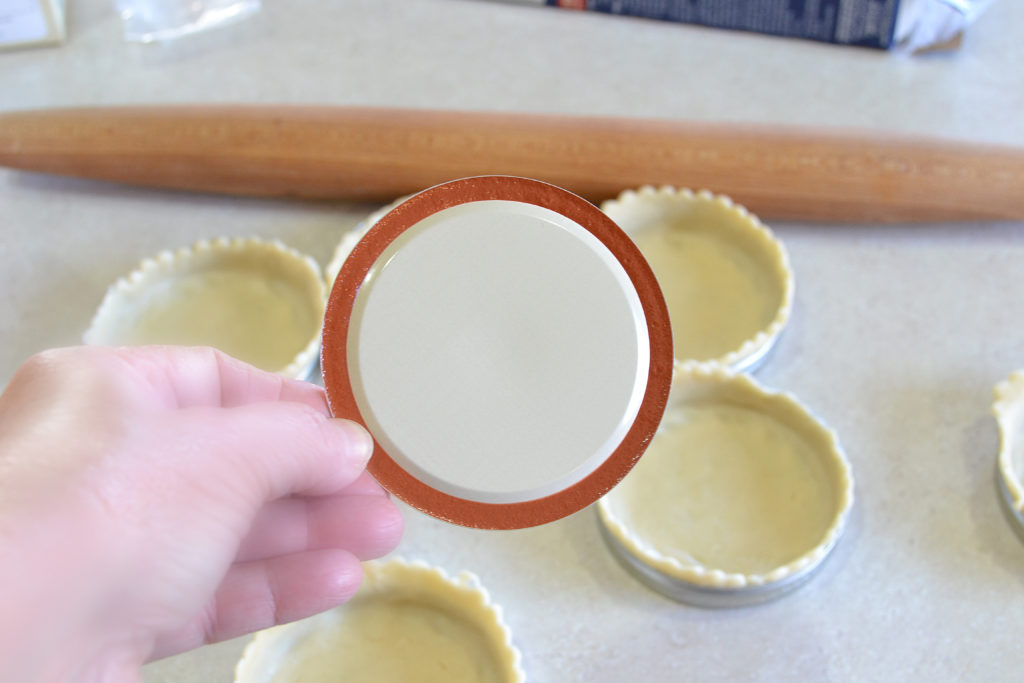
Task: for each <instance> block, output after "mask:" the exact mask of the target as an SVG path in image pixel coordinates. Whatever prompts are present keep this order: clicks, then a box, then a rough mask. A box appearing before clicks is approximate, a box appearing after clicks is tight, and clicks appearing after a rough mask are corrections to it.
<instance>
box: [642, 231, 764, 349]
mask: <svg viewBox="0 0 1024 683" xmlns="http://www.w3.org/2000/svg"><path fill="white" fill-rule="evenodd" d="M708 228H709V229H713V226H708ZM634 240H635V242H636V245H637V246H638V247H639V248H640V251H641V252H642V253H643V254H644V257H645V258H646V259H647V262H648V263H649V264H650V266H651V269H652V270H653V271H654V273H655V275H656V276H657V278H658V284H660V285H661V290H662V293H663V294H664V296H665V302H666V303H667V304H668V312H669V318H670V319H671V320H672V339H673V342H674V346H675V356H676V358H681V359H694V360H699V361H704V360H713V359H715V358H718V357H719V356H721V355H723V354H724V353H726V352H728V351H731V350H733V349H738V348H739V347H740V346H742V345H743V343H744V342H745V341H746V340H747V339H749V338H751V337H752V336H753V335H754V334H756V333H757V331H758V330H762V329H764V328H766V327H767V326H768V325H769V324H771V322H772V319H773V318H774V317H775V312H776V311H777V310H778V308H779V302H780V301H781V300H782V292H781V288H780V285H779V283H778V282H777V281H776V279H774V278H773V277H771V274H770V273H771V271H766V270H765V269H764V268H762V267H761V266H760V264H758V263H757V261H756V260H755V258H754V257H753V256H751V255H750V254H749V253H748V252H746V251H745V250H743V249H742V248H740V247H737V246H734V245H732V244H729V243H728V242H725V241H722V240H721V239H720V238H718V237H715V236H713V235H708V234H703V233H688V232H685V231H677V230H672V229H671V227H670V226H660V227H658V228H654V227H652V228H648V229H645V230H642V231H641V232H639V233H637V234H636V235H635V236H634Z"/></svg>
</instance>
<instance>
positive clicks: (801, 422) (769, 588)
mask: <svg viewBox="0 0 1024 683" xmlns="http://www.w3.org/2000/svg"><path fill="white" fill-rule="evenodd" d="M852 503H853V479H852V476H851V473H850V466H849V463H848V462H847V460H846V457H845V456H844V454H843V451H842V448H841V447H840V445H839V442H838V439H837V438H836V435H835V433H834V432H833V431H832V430H830V429H829V428H828V427H826V426H825V425H823V424H822V423H821V422H820V421H819V420H818V419H817V418H816V417H815V416H813V415H812V414H811V413H810V412H809V411H808V410H807V408H805V407H804V406H803V405H802V404H801V403H800V402H799V401H798V400H797V399H796V398H794V397H793V396H791V395H789V394H785V393H779V392H775V391H769V390H767V389H765V388H763V387H762V386H760V385H759V384H758V383H757V382H755V381H754V380H753V379H752V378H750V377H749V376H747V375H743V374H739V373H735V372H732V371H729V370H727V369H725V368H722V367H721V366H716V365H713V364H698V363H689V364H684V365H682V366H680V367H679V368H678V369H677V373H676V377H675V378H674V380H673V385H672V393H671V395H670V398H669V407H668V409H667V410H666V413H665V418H664V419H663V420H662V423H661V427H660V428H659V430H658V432H657V434H655V436H654V439H653V441H652V443H651V446H650V448H648V450H647V453H646V454H645V455H644V457H643V458H641V460H640V462H639V463H638V464H637V466H636V467H635V468H634V469H633V471H632V472H631V473H630V474H629V475H627V476H626V478H625V479H623V481H622V482H621V483H620V484H619V486H618V487H616V488H615V489H614V490H613V491H612V492H611V493H609V494H608V495H606V496H605V497H604V498H602V499H601V501H600V502H599V504H598V511H599V517H600V521H601V523H602V525H603V529H604V531H605V534H606V537H607V539H608V541H609V543H610V545H611V546H612V549H613V550H616V551H617V552H618V554H619V556H620V558H621V559H623V560H624V561H626V562H627V563H629V565H631V566H632V568H633V569H634V570H636V571H637V573H638V574H639V575H640V578H641V579H643V580H645V582H647V583H648V584H650V585H652V586H653V587H655V588H657V589H658V590H660V591H662V592H666V593H668V594H669V595H670V596H671V597H674V598H677V599H680V600H684V601H687V602H695V603H697V604H704V605H708V606H719V605H722V606H725V605H735V604H746V603H749V602H756V601H762V600H767V599H771V598H772V597H775V596H776V595H779V594H781V593H783V592H786V591H787V590H789V589H791V588H793V587H795V586H796V585H798V584H799V583H800V582H801V581H800V579H801V578H804V577H807V576H809V574H810V572H811V571H812V570H813V569H814V568H815V567H816V566H817V565H818V564H820V563H821V561H822V560H823V559H824V558H825V557H826V555H828V553H829V552H830V551H831V549H832V547H833V546H834V545H835V543H836V541H837V540H838V538H839V536H840V535H841V533H842V531H843V528H844V526H845V523H846V518H847V515H848V513H849V510H850V507H851V505H852Z"/></svg>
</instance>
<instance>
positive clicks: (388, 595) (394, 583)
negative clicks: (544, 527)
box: [235, 559, 525, 683]
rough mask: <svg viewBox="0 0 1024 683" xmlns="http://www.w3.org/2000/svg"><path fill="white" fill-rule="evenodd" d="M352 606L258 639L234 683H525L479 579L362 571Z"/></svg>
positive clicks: (415, 568)
mask: <svg viewBox="0 0 1024 683" xmlns="http://www.w3.org/2000/svg"><path fill="white" fill-rule="evenodd" d="M363 568H364V576H365V578H364V580H363V585H362V587H361V588H360V589H359V592H358V593H356V596H355V597H354V598H353V599H352V600H350V601H349V602H348V603H346V604H345V605H342V606H340V607H336V608H334V609H332V610H329V611H327V612H324V613H322V614H319V615H316V616H314V617H310V618H308V619H304V620H302V621H297V622H294V623H291V624H286V625H283V626H278V627H275V628H272V629H268V630H266V631H262V632H260V633H257V634H256V636H255V637H254V638H253V640H252V641H251V642H250V643H249V645H248V647H246V649H245V652H244V654H243V655H242V658H241V660H240V661H239V662H238V665H237V666H236V668H235V683H286V682H287V683H293V682H296V681H301V682H302V683H321V682H323V683H327V682H328V681H331V682H333V681H373V682H374V683H377V682H380V683H390V682H391V681H395V682H399V681H401V682H404V681H423V682H424V683H430V682H431V681H439V682H444V683H462V682H463V681H466V682H470V681H472V682H473V683H477V682H479V683H491V682H492V681H493V682H496V683H521V682H522V681H524V680H525V674H524V672H523V669H522V665H521V655H520V653H519V650H518V649H517V648H516V647H515V646H514V645H513V644H512V636H511V632H510V631H509V629H508V627H507V626H506V625H505V623H504V621H503V619H502V612H501V608H500V607H499V606H498V605H495V604H494V603H493V602H491V598H490V595H489V594H488V592H487V590H486V589H484V588H483V587H482V586H481V585H480V581H479V579H478V578H477V577H476V576H475V575H473V574H471V573H469V572H462V573H461V574H459V576H457V577H455V578H451V577H449V576H448V575H446V574H445V573H444V572H443V571H442V570H440V569H437V568H435V567H431V566H429V565H427V564H425V563H423V562H407V561H405V560H402V559H393V560H390V561H386V562H368V563H366V564H364V565H363Z"/></svg>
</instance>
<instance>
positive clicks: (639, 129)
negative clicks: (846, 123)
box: [0, 105, 1024, 222]
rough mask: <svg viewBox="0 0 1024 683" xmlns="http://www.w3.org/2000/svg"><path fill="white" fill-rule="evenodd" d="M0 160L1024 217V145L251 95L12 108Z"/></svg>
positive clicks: (275, 189)
mask: <svg viewBox="0 0 1024 683" xmlns="http://www.w3.org/2000/svg"><path fill="white" fill-rule="evenodd" d="M0 164H3V165H6V166H10V167H13V168H19V169H25V170H30V171H42V172H47V173H59V174H64V175H71V176H81V177H87V178H100V179H105V180H113V181H118V182H124V183H131V184H135V185H146V186H153V187H163V188H173V189H179V190H197V191H202V192H219V193H229V194H239V195H258V196H276V197H300V198H317V199H328V198H329V199H353V200H381V201H383V200H391V199H394V198H396V197H398V196H400V195H403V194H409V193H411V192H416V191H419V190H422V189H424V188H427V187H430V186H432V185H436V184H439V183H442V182H445V181H448V180H452V179H455V178H461V177H466V176H473V175H484V174H508V175H519V176H526V177H530V178H536V179H539V180H545V181H547V182H550V183H553V184H555V185H559V186H561V187H564V188H566V189H568V190H571V191H573V192H576V193H577V194H580V195H582V196H584V197H586V198H588V199H590V200H592V201H599V200H602V199H606V198H609V197H612V196H615V195H617V194H618V193H619V192H620V191H622V190H624V189H627V188H635V187H639V186H641V185H674V186H677V187H690V188H694V189H705V188H706V189H709V190H712V191H714V192H718V193H724V194H727V195H730V196H731V197H732V198H733V199H735V200H736V201H738V202H740V203H742V204H744V205H746V206H747V207H748V208H750V209H751V210H752V211H754V212H756V213H758V214H760V215H761V216H763V217H766V218H784V219H796V220H809V221H824V222H915V221H929V222H935V221H954V220H989V219H1016V220H1022V219H1024V149H1017V148H1008V147H997V146H982V145H975V144H968V143H963V142H955V141H949V140H939V139H927V138H908V137H899V136H892V135H881V134H878V133H875V132H837V131H828V130H805V129H796V128H785V127H758V126H742V125H735V124H698V123H682V122H673V121H658V120H642V119H624V118H597V117H566V116H547V115H525V114H495V113H472V112H445V111H417V110H396V109H372V108H344V107H281V106H245V105H238V106H171V107H164V106H162V107H118V108H93V109H57V110H45V111H24V112H9V113H4V114H0Z"/></svg>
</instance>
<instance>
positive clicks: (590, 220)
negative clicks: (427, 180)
mask: <svg viewBox="0 0 1024 683" xmlns="http://www.w3.org/2000/svg"><path fill="white" fill-rule="evenodd" d="M494 199H499V200H509V201H520V202H525V203H529V204H535V205H538V206H541V207H544V208H547V209H550V210H552V211H555V212H557V213H560V214H562V215H565V216H567V217H569V218H570V219H572V220H574V221H575V222H576V223H578V224H579V225H580V226H582V227H583V228H585V229H586V230H587V231H588V232H590V233H591V234H593V235H594V236H595V237H596V238H597V239H598V240H600V241H601V242H602V243H603V244H604V245H605V247H607V248H608V249H609V251H611V253H612V254H613V255H614V256H615V258H616V260H618V261H619V263H620V264H621V265H622V267H623V268H624V269H625V271H626V273H627V275H628V276H629V278H630V281H631V283H632V285H633V287H634V288H635V289H636V292H637V295H638V296H639V298H640V302H641V305H642V307H643V311H644V315H645V317H646V322H647V328H648V338H649V340H650V367H649V370H648V377H647V387H646V389H645V394H644V398H643V401H642V403H641V406H640V410H639V413H638V414H637V416H636V418H635V419H634V420H633V424H632V426H631V427H630V429H629V430H628V432H627V433H626V436H625V437H624V438H623V439H622V441H621V442H620V443H619V445H618V447H616V448H615V450H614V451H613V452H612V454H611V455H610V456H609V457H608V458H607V459H606V460H605V462H603V463H602V464H601V465H600V466H599V467H598V468H597V469H596V470H595V471H594V472H592V473H591V474H589V475H588V476H586V477H585V478H583V479H582V480H580V481H579V482H577V483H575V484H573V485H571V486H569V487H567V488H565V489H563V490H561V491H559V492H558V493H555V494H552V495H549V496H546V497H543V498H539V499H535V500H529V501H523V502H517V503H483V502H478V501H471V500H466V499H463V498H458V497H455V496H452V495H449V494H446V493H443V492H441V491H438V490H437V489H434V488H432V487H430V486H429V485H427V484H425V483H423V482H421V481H420V480H418V479H416V478H415V477H413V476H412V475H411V474H409V473H408V472H406V471H405V470H404V469H403V468H402V467H400V466H399V465H398V463H396V462H395V460H394V459H393V458H391V456H390V455H388V454H387V453H386V452H385V451H384V449H383V448H382V447H381V446H380V444H379V443H377V442H376V440H375V442H374V452H373V456H372V457H371V459H370V462H369V464H368V465H367V470H368V471H369V472H370V473H371V474H372V475H373V476H374V477H375V478H376V479H377V480H378V481H379V482H380V483H381V484H382V485H383V486H384V487H385V488H386V489H388V490H389V491H391V492H392V493H394V494H395V495H396V496H398V497H399V498H400V499H402V500H403V501H405V502H406V503H408V504H409V505H411V506H413V507H414V508H416V509H418V510H420V511H422V512H425V513H427V514H430V515H432V516H434V517H437V518H439V519H443V520H445V521H448V522H452V523H454V524H460V525H462V526H468V527H475V528H483V529H519V528H525V527H531V526H537V525H540V524H544V523H547V522H551V521H554V520H557V519H561V518H563V517H566V516H568V515H570V514H572V513H574V512H577V511H579V510H581V509H583V508H584V507H586V506H587V505H590V504H591V503H593V502H594V501H596V500H597V499H598V498H600V497H601V496H602V495H604V494H605V493H607V492H608V491H609V490H611V489H612V487H614V486H615V484H617V483H618V482H619V481H620V480H621V479H622V478H623V477H624V476H625V475H626V474H627V473H628V472H629V470H630V469H632V467H633V465H634V464H635V463H636V461H637V460H638V459H639V458H640V456H641V455H642V454H643V452H644V450H646V448H647V445H648V444H649V443H650V441H651V438H652V437H653V436H654V432H655V431H656V430H657V427H658V424H659V423H660V422H661V417H662V415H663V413H664V411H665V407H666V405H667V403H668V393H669V388H670V385H671V381H672V374H673V362H674V357H673V351H672V331H671V327H670V323H669V318H668V307H667V306H666V304H665V299H664V297H663V296H662V293H661V289H660V287H659V285H658V283H657V280H656V279H655V276H654V273H653V272H652V271H651V269H650V266H648V265H647V261H646V260H645V259H644V257H643V256H642V255H641V254H640V251H639V250H638V249H637V248H636V246H635V245H634V244H633V242H632V240H631V239H630V238H629V237H628V236H627V235H626V233H625V232H623V231H622V230H621V229H620V228H619V227H618V226H617V225H616V224H615V223H614V222H613V221H612V220H611V218H609V217H608V216H606V215H605V214H604V213H603V212H602V211H601V210H600V209H598V208H597V207H596V206H594V205H593V204H591V203H590V202H587V201H586V200H584V199H582V198H581V197H578V196H577V195H574V194H572V193H570V192H567V191H566V190H562V189H560V188H558V187H555V186H554V185H549V184H547V183H542V182H540V181H536V180H530V179H527V178H518V177H512V176H478V177H474V178H464V179H462V180H455V181H451V182H449V183H444V184H442V185H438V186H435V187H433V188H430V189H428V190H425V191H423V192H421V193H419V194H417V195H415V196H413V197H411V198H410V199H408V200H407V201H405V202H403V203H402V204H400V205H399V206H398V207H396V208H395V209H393V210H392V211H391V212H389V213H388V214H386V215H385V216H383V217H382V218H381V219H380V221H378V222H377V224H376V225H374V226H373V227H372V228H371V229H370V230H369V231H368V232H367V234H366V236H365V237H364V238H363V239H362V240H361V241H360V242H359V244H357V245H356V247H355V248H354V249H353V250H352V253H351V254H350V255H349V258H348V259H347V260H346V261H345V264H344V265H343V266H342V269H341V272H340V273H339V275H338V277H337V279H336V280H335V283H334V287H333V289H332V291H331V296H330V299H329V300H328V304H327V313H326V316H325V319H324V331H323V344H322V348H321V367H322V368H323V373H324V383H325V386H326V388H327V399H328V404H329V406H330V408H331V411H332V414H333V415H335V416H336V417H343V418H347V419H350V420H354V421H356V422H358V423H360V424H362V425H363V426H365V421H364V420H363V419H362V415H361V413H360V411H359V408H358V406H357V405H356V402H355V398H354V396H353V392H352V385H351V378H350V377H349V372H348V362H347V358H348V352H347V344H348V336H349V335H348V331H349V322H350V318H351V314H352V309H353V306H354V304H355V299H356V296H357V294H358V292H359V288H360V287H361V285H362V283H363V281H364V279H365V277H366V275H367V273H368V272H369V271H370V269H371V267H372V266H373V265H374V263H375V262H376V260H377V258H378V257H379V256H380V255H381V254H382V253H384V251H385V250H386V249H387V247H388V246H389V245H390V244H391V243H392V242H393V241H394V240H395V239H396V238H397V237H398V236H399V235H401V234H402V233H403V232H404V231H405V230H407V229H408V228H410V227H412V226H413V225H415V224H417V223H418V222H419V221H421V220H423V219H424V218H426V217H427V216H429V215H432V214H434V213H436V212H438V211H442V210H444V209H447V208H449V207H452V206H456V205H458V204H463V203H466V202H471V201H484V200H494Z"/></svg>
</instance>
